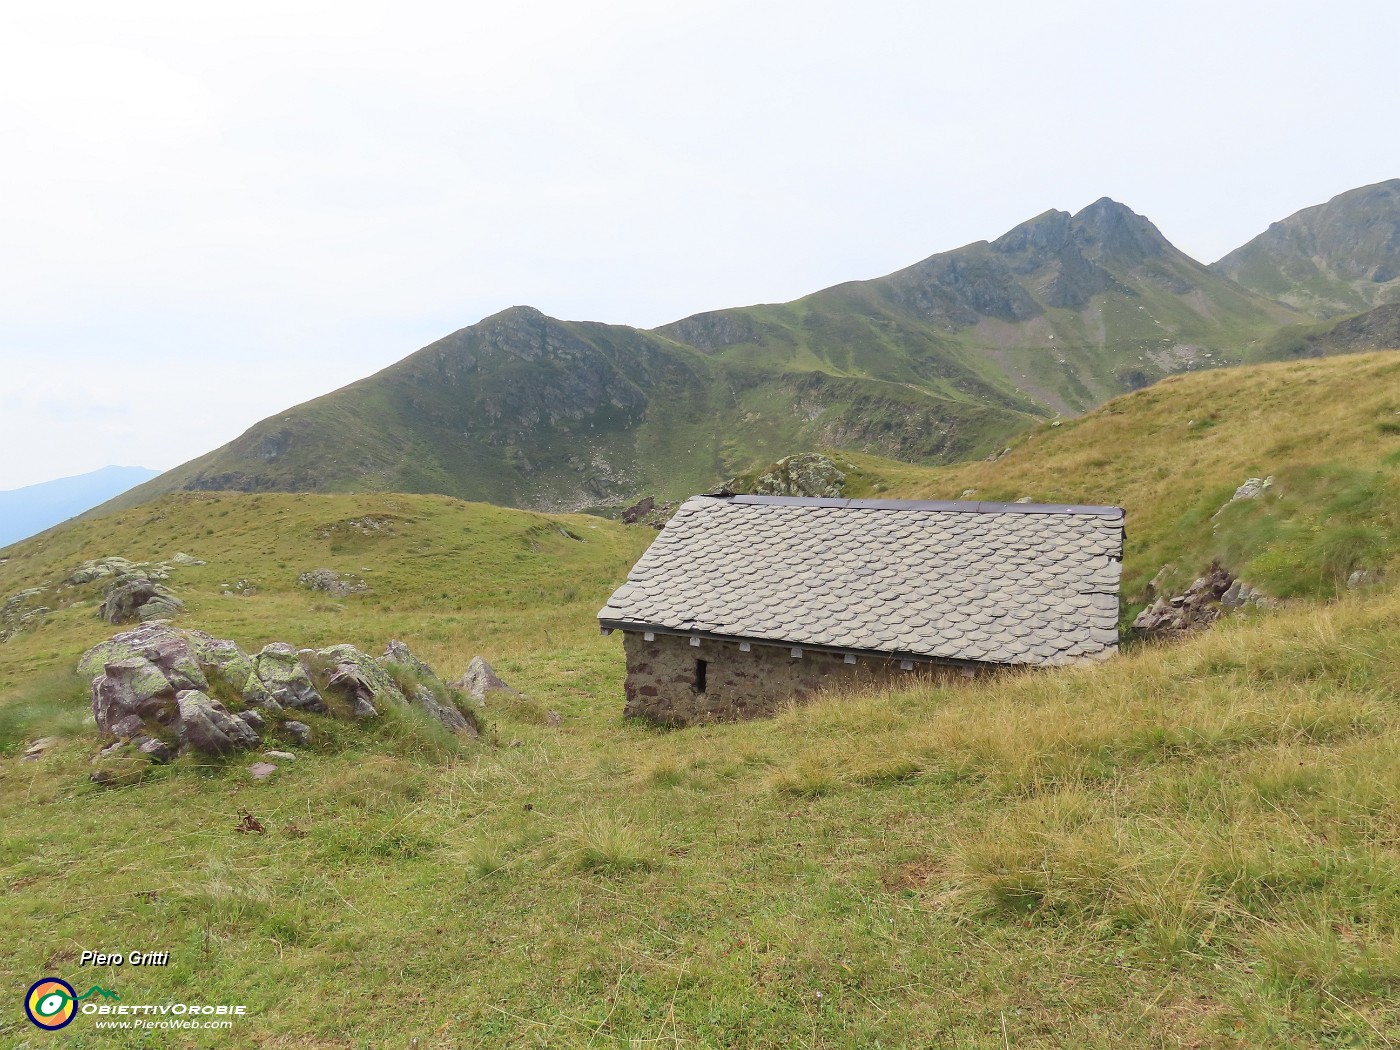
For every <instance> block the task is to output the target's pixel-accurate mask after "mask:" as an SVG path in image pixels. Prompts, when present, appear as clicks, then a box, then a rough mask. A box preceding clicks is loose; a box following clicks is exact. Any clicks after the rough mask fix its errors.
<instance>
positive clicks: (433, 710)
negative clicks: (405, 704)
mask: <svg viewBox="0 0 1400 1050" xmlns="http://www.w3.org/2000/svg"><path fill="white" fill-rule="evenodd" d="M411 699H412V701H413V703H414V704H416V705H417V706H418V707H421V708H422V709H423V710H424V711H426V712H428V714H430V715H432V716H433V717H434V718H436V719H437V720H438V721H439V722H441V723H442V724H443V725H445V726H446V727H447V728H448V729H450V730H452V731H453V732H454V733H464V734H466V735H467V736H469V737H477V736H480V735H481V734H480V733H478V732H477V728H476V723H474V722H472V721H471V720H469V719H468V718H467V716H466V715H464V714H462V711H461V709H460V708H458V707H457V706H456V705H455V704H452V703H446V702H443V701H441V700H439V699H438V698H437V696H435V695H434V693H433V691H432V690H431V689H429V688H428V687H427V686H426V685H420V686H419V687H418V688H417V689H415V690H414V691H413V696H412V697H411Z"/></svg>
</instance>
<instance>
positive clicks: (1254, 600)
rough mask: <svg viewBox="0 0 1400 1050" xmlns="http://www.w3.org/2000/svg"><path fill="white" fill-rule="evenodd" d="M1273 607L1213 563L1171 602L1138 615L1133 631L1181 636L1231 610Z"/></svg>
mask: <svg viewBox="0 0 1400 1050" xmlns="http://www.w3.org/2000/svg"><path fill="white" fill-rule="evenodd" d="M1153 583H1154V584H1155V583H1156V581H1155V580H1154V581H1153ZM1275 604H1277V600H1276V599H1274V598H1271V597H1270V596H1269V595H1267V594H1264V593H1263V592H1262V591H1259V590H1257V589H1255V588H1254V587H1252V586H1251V585H1250V584H1248V583H1246V582H1245V581H1243V580H1240V579H1237V578H1236V577H1235V576H1234V574H1232V573H1231V572H1230V570H1228V569H1226V568H1225V567H1224V566H1222V565H1221V564H1220V563H1219V562H1216V563H1215V564H1213V565H1211V567H1210V571H1209V572H1208V573H1206V574H1205V575H1204V576H1199V577H1197V578H1196V579H1195V580H1193V581H1192V583H1191V585H1190V586H1189V587H1187V588H1186V590H1185V591H1183V592H1182V593H1181V594H1178V595H1176V596H1175V597H1172V598H1158V599H1157V600H1156V601H1154V602H1153V603H1152V604H1151V605H1150V606H1148V607H1147V608H1146V609H1144V610H1143V611H1142V612H1140V613H1138V615H1137V618H1136V619H1134V620H1133V627H1134V628H1135V629H1136V630H1138V631H1140V632H1141V633H1142V634H1146V635H1180V634H1186V633H1189V632H1191V631H1196V630H1200V629H1201V628H1203V627H1209V626H1210V625H1211V624H1213V623H1215V621H1216V620H1218V619H1220V617H1221V616H1222V615H1223V614H1224V613H1227V612H1229V611H1231V610H1234V609H1240V608H1244V607H1245V606H1260V607H1269V606H1272V605H1275Z"/></svg>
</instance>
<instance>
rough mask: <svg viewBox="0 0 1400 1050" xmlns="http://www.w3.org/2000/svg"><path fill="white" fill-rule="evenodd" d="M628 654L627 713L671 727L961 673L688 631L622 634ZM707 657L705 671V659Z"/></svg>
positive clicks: (771, 712) (751, 714)
mask: <svg viewBox="0 0 1400 1050" xmlns="http://www.w3.org/2000/svg"><path fill="white" fill-rule="evenodd" d="M622 647H623V651H624V653H625V654H626V657H627V680H626V684H625V690H626V696H627V706H626V708H625V709H624V712H623V713H624V714H625V715H627V716H629V717H637V718H645V719H647V720H649V721H652V722H657V723H661V724H666V725H697V724H701V723H705V722H734V721H739V720H741V719H747V718H763V717H770V716H772V715H774V714H776V713H777V712H778V711H779V709H781V708H782V707H783V705H784V704H786V703H788V702H791V701H802V700H806V699H809V698H810V697H811V696H812V695H813V694H814V693H816V692H818V691H819V690H821V689H824V688H830V687H832V686H838V685H855V684H860V685H874V684H878V683H880V682H884V681H896V682H909V681H910V679H911V677H913V676H922V677H927V676H929V675H933V676H936V677H939V678H956V677H959V675H960V674H961V673H968V672H960V669H959V668H958V667H956V666H952V665H946V664H942V665H940V664H928V663H922V662H919V663H915V664H914V668H915V669H914V670H910V671H906V670H901V669H900V661H899V660H898V659H881V658H877V657H870V658H867V657H863V656H862V657H857V658H856V662H855V663H854V664H848V663H846V662H845V660H844V658H843V657H842V656H841V655H840V654H836V653H826V652H819V651H816V650H811V649H805V650H803V651H802V655H801V656H800V657H794V656H793V655H792V647H791V646H786V645H783V646H777V645H758V644H754V645H752V647H751V649H750V651H749V652H744V651H742V650H741V649H740V643H739V642H737V641H728V640H723V639H716V638H702V639H701V640H700V644H699V645H698V646H694V645H691V644H690V639H689V638H688V637H685V636H683V635H673V634H657V635H656V638H655V640H654V641H650V642H648V641H646V639H645V636H644V635H642V634H640V633H636V632H633V631H627V632H625V633H624V635H623V643H622ZM701 661H703V662H704V666H703V669H702V668H701V666H700V662H701Z"/></svg>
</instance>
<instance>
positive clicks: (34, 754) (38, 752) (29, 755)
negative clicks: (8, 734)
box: [20, 736, 58, 762]
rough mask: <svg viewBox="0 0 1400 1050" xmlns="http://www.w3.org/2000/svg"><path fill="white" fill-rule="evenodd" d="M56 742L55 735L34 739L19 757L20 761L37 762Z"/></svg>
mask: <svg viewBox="0 0 1400 1050" xmlns="http://www.w3.org/2000/svg"><path fill="white" fill-rule="evenodd" d="M57 743H58V737H56V736H44V737H40V738H39V739H38V740H36V741H34V743H32V744H30V745H29V747H28V749H27V750H26V751H25V752H24V754H23V755H22V756H21V757H20V761H21V762H37V761H38V760H39V759H41V758H43V757H44V754H45V752H47V751H49V750H50V749H51V748H53V747H54V746H55V745H56V744H57Z"/></svg>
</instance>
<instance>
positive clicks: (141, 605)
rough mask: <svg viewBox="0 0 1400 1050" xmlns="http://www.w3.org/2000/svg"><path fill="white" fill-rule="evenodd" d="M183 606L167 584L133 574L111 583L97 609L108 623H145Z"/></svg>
mask: <svg viewBox="0 0 1400 1050" xmlns="http://www.w3.org/2000/svg"><path fill="white" fill-rule="evenodd" d="M184 608H185V605H184V603H183V602H181V601H180V599H178V598H176V597H175V595H174V594H172V593H171V592H170V591H169V590H168V589H167V588H165V587H162V586H161V585H160V584H158V583H156V582H155V581H154V580H151V579H149V578H147V577H145V576H136V577H129V578H124V579H119V580H118V581H117V582H116V583H115V584H113V585H112V587H111V588H110V589H109V590H108V591H107V598H106V600H105V601H104V602H103V603H102V607H101V609H100V610H99V612H100V613H101V616H102V619H104V620H106V621H107V622H108V623H113V624H121V623H130V622H131V621H133V620H140V621H141V622H142V623H145V622H147V621H149V620H159V619H166V618H168V617H171V616H174V615H175V614H177V613H180V612H183V611H184Z"/></svg>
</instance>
